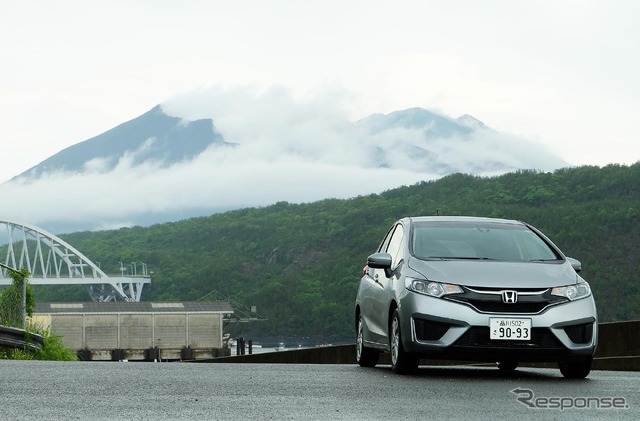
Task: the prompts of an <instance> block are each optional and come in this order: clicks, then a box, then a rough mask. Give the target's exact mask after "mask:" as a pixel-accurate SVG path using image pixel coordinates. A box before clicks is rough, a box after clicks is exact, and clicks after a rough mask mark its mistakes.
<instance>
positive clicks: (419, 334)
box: [400, 291, 598, 362]
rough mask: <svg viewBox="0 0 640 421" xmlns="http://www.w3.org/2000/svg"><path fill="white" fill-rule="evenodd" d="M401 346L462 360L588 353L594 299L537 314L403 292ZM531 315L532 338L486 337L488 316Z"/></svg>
mask: <svg viewBox="0 0 640 421" xmlns="http://www.w3.org/2000/svg"><path fill="white" fill-rule="evenodd" d="M400 314H401V320H402V326H401V327H402V331H403V332H410V335H403V338H402V340H403V346H404V349H405V350H406V351H408V352H412V353H416V354H419V355H420V356H421V357H423V358H440V359H450V360H467V361H500V360H514V361H539V362H546V361H560V360H563V359H573V358H587V357H590V356H593V354H594V353H595V350H596V346H597V341H598V329H597V313H596V307H595V303H594V301H593V297H588V298H585V299H581V300H577V301H571V302H566V303H563V304H557V305H553V306H550V307H548V308H546V309H545V310H544V311H542V312H540V313H538V314H526V313H504V312H500V313H491V312H479V311H477V310H476V309H474V308H473V307H471V306H468V305H465V304H460V303H456V302H452V301H448V300H444V299H439V298H432V297H428V296H424V295H420V294H417V293H413V292H409V291H407V294H406V295H405V296H404V297H403V298H402V299H401V301H400ZM492 317H514V318H528V319H531V328H532V329H531V339H530V340H527V341H520V340H491V339H490V337H489V319H490V318H492Z"/></svg>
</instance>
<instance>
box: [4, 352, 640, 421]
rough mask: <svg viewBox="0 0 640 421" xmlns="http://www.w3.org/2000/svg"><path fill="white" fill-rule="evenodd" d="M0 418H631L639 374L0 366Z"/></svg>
mask: <svg viewBox="0 0 640 421" xmlns="http://www.w3.org/2000/svg"><path fill="white" fill-rule="evenodd" d="M513 390H519V392H512V391H513ZM614 398H616V400H615V401H614ZM532 405H533V406H534V407H530V406H532ZM560 405H562V406H564V409H563V410H561V409H560V408H559V406H560ZM615 405H617V406H622V408H621V409H614V408H611V407H612V406H615ZM584 406H587V407H586V408H576V407H584ZM598 406H599V408H598ZM0 419H2V420H73V419H77V420H195V419H198V420H299V419H302V420H304V419H314V420H387V421H389V420H427V419H447V420H458V419H459V420H477V419H487V420H488V419H491V420H496V419H498V420H499V419H509V420H519V419H575V420H585V419H613V420H617V419H629V420H638V419H640V373H637V372H613V371H592V372H591V374H590V376H589V377H588V378H587V379H584V380H566V379H564V378H562V377H561V375H560V372H559V371H558V370H552V369H534V368H522V369H518V370H517V371H516V372H514V373H511V374H503V373H500V372H499V371H498V370H497V369H495V368H493V367H468V366H455V367H421V368H420V370H419V371H418V372H417V373H416V374H414V375H410V376H399V375H394V374H393V373H392V372H391V370H390V369H389V367H385V366H381V367H377V368H373V369H364V368H360V367H358V366H355V365H303V364H297V365H285V364H233V363H230V364H202V363H200V364H191V363H133V362H129V363H126V362H77V363H62V362H44V361H0Z"/></svg>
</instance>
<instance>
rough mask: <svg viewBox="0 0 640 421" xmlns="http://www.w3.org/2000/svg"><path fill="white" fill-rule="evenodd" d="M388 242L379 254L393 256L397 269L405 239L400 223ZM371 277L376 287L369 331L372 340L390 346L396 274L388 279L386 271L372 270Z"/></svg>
mask: <svg viewBox="0 0 640 421" xmlns="http://www.w3.org/2000/svg"><path fill="white" fill-rule="evenodd" d="M390 233H391V235H390V236H389V239H388V241H385V242H383V243H382V245H381V249H380V250H378V251H379V252H385V253H389V254H390V255H391V269H392V271H393V269H394V268H396V267H397V265H398V263H399V261H400V260H401V249H402V241H403V239H404V227H403V226H402V224H400V223H398V224H396V225H395V227H394V228H393V230H392V231H390ZM370 274H371V277H372V278H373V282H374V286H373V287H372V288H371V297H370V306H371V308H370V311H369V318H370V323H371V324H370V325H368V327H369V330H370V332H371V334H372V338H371V339H372V340H374V341H375V342H377V343H380V344H385V345H386V344H388V343H389V340H388V334H389V326H388V324H389V306H390V304H391V300H392V297H393V296H394V293H393V278H394V277H395V276H396V275H395V274H391V277H387V273H385V270H384V269H370Z"/></svg>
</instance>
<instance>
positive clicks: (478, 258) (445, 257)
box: [428, 256, 496, 260]
mask: <svg viewBox="0 0 640 421" xmlns="http://www.w3.org/2000/svg"><path fill="white" fill-rule="evenodd" d="M428 258H429V259H442V260H496V259H492V258H491V257H470V256H428Z"/></svg>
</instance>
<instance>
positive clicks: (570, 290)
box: [551, 282, 591, 301]
mask: <svg viewBox="0 0 640 421" xmlns="http://www.w3.org/2000/svg"><path fill="white" fill-rule="evenodd" d="M551 295H557V296H559V297H565V298H568V299H569V300H571V301H574V300H579V299H581V298H586V297H588V296H590V295H591V288H590V287H589V284H588V283H586V282H580V283H578V284H576V285H568V286H566V287H555V288H554V289H552V290H551Z"/></svg>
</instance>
